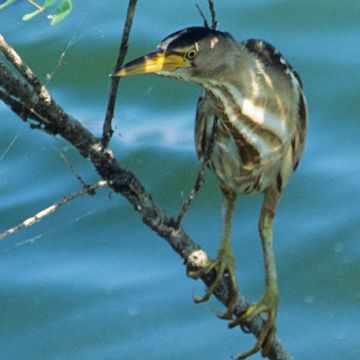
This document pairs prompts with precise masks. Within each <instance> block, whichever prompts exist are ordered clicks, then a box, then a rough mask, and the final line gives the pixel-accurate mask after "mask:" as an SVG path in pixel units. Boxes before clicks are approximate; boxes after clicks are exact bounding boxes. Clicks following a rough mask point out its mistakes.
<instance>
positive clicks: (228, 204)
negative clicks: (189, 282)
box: [189, 192, 238, 319]
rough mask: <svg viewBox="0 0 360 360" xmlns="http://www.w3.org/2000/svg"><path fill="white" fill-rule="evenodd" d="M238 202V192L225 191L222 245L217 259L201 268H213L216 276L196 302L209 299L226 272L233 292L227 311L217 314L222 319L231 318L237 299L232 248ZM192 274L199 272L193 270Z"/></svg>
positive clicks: (207, 269)
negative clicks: (233, 216)
mask: <svg viewBox="0 0 360 360" xmlns="http://www.w3.org/2000/svg"><path fill="white" fill-rule="evenodd" d="M235 204H236V193H235V192H224V220H223V231H222V237H221V242H220V246H219V249H218V253H217V257H216V260H215V261H212V262H211V263H210V264H209V265H208V266H207V267H206V268H204V269H201V270H200V272H201V273H202V274H203V273H209V272H210V271H211V270H212V269H214V270H215V271H216V277H215V280H214V281H213V283H212V284H211V285H210V286H209V287H208V288H207V291H206V293H205V295H204V296H201V297H195V302H196V303H201V302H203V301H207V300H208V299H209V298H210V296H211V295H212V294H213V292H214V290H215V289H216V287H217V286H218V285H219V283H220V281H221V279H222V277H223V275H224V274H226V273H227V274H228V275H229V280H230V288H231V294H230V299H229V302H228V304H227V307H228V309H227V311H226V312H225V313H220V314H217V315H218V316H219V317H220V318H222V319H231V318H232V313H233V311H234V307H235V304H236V299H237V292H238V291H237V282H236V276H235V260H234V255H233V252H232V250H231V220H232V215H233V212H234V208H235ZM189 275H190V276H192V275H196V276H198V275H199V274H198V273H197V272H193V273H190V274H189Z"/></svg>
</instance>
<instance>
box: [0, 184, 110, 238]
mask: <svg viewBox="0 0 360 360" xmlns="http://www.w3.org/2000/svg"><path fill="white" fill-rule="evenodd" d="M105 186H108V182H107V181H104V180H100V181H98V182H97V183H96V184H94V185H90V186H87V187H86V188H83V189H82V190H80V191H77V192H76V193H74V194H71V195H68V196H65V197H63V198H62V199H61V200H60V201H58V202H56V203H55V204H52V205H50V206H48V207H47V208H46V209H44V210H41V211H39V212H38V213H37V214H36V215H34V216H31V217H29V218H28V219H26V220H24V221H23V222H22V223H20V224H18V225H16V226H14V227H12V228H10V229H8V230H6V231H4V232H3V233H0V239H3V238H4V237H6V236H8V235H11V234H14V233H16V232H18V231H19V230H21V229H23V228H26V227H29V226H31V225H34V224H35V223H36V222H38V221H40V220H42V219H44V218H45V217H47V216H49V215H50V214H53V213H54V212H55V211H57V210H59V208H60V207H61V206H63V205H65V204H66V203H68V202H69V201H71V200H74V199H75V198H77V197H79V196H82V195H84V194H87V193H92V192H94V191H95V190H96V189H98V188H102V187H105Z"/></svg>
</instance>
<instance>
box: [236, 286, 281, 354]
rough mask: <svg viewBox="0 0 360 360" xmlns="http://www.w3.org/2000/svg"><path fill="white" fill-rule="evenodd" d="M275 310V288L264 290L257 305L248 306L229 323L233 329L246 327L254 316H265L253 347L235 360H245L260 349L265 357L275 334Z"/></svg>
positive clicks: (276, 292) (276, 301) (276, 304)
mask: <svg viewBox="0 0 360 360" xmlns="http://www.w3.org/2000/svg"><path fill="white" fill-rule="evenodd" d="M277 310H278V291H277V288H276V287H274V288H272V289H270V288H268V289H266V290H265V294H264V296H263V297H262V298H261V300H260V301H259V302H258V303H256V304H253V305H251V306H249V307H248V309H247V310H246V311H245V313H244V314H243V315H241V316H240V317H238V318H237V319H235V320H234V321H232V322H230V323H229V327H230V328H233V327H235V326H236V325H246V324H247V323H249V322H251V321H252V320H253V319H254V317H255V316H257V315H260V314H261V313H265V314H266V320H265V321H264V324H263V327H262V329H261V331H260V334H259V337H258V339H257V341H256V344H255V346H254V347H253V348H252V349H250V350H249V351H247V352H244V353H242V354H240V355H238V356H237V357H236V358H235V359H236V360H241V359H246V358H247V357H249V356H250V355H252V354H255V353H257V352H258V351H260V350H261V349H262V350H261V354H262V356H264V357H265V356H267V355H268V354H269V351H270V348H271V346H272V343H273V341H274V338H275V333H276V316H277Z"/></svg>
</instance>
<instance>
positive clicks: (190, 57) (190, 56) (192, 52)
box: [185, 49, 196, 60]
mask: <svg viewBox="0 0 360 360" xmlns="http://www.w3.org/2000/svg"><path fill="white" fill-rule="evenodd" d="M195 56H196V50H195V49H191V50H189V51H188V52H187V53H186V55H185V57H186V58H187V59H188V60H193V59H194V58H195Z"/></svg>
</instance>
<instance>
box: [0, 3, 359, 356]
mask: <svg viewBox="0 0 360 360" xmlns="http://www.w3.org/2000/svg"><path fill="white" fill-rule="evenodd" d="M195 3H196V2H195V1H183V2H180V1H178V2H174V1H160V0H158V1H140V2H139V4H138V8H137V12H136V15H135V20H134V27H133V31H132V34H131V43H130V49H129V55H128V57H129V58H131V57H134V56H138V55H141V54H143V53H144V52H145V51H150V50H152V49H153V48H154V46H156V44H157V43H158V42H159V41H160V40H161V39H162V38H163V37H165V36H166V35H167V34H169V33H171V32H173V31H175V30H178V29H181V28H183V27H186V26H191V25H201V18H200V16H199V14H198V12H197V10H196V7H195ZM199 3H200V4H201V6H202V7H203V9H204V11H205V10H206V2H205V1H199ZM216 3H217V9H218V20H219V28H220V29H223V30H227V31H229V32H231V33H232V34H233V36H234V37H235V38H237V39H239V40H241V39H246V38H263V39H265V40H267V41H269V42H271V43H273V44H274V45H275V46H277V47H278V48H279V49H280V50H281V52H282V53H283V54H284V55H285V56H286V57H287V59H288V60H289V61H290V63H291V64H292V65H293V66H294V67H295V68H296V69H297V70H298V72H299V73H300V74H301V77H302V80H303V83H304V88H305V93H306V96H307V99H308V105H309V114H310V125H309V132H308V139H307V146H306V151H305V155H304V158H303V160H302V163H301V165H300V167H299V169H298V171H297V172H296V174H295V176H294V177H293V178H292V179H291V181H290V183H289V185H288V187H287V189H286V192H285V195H284V197H283V200H282V202H281V205H280V207H279V210H278V214H277V220H276V226H275V240H276V241H275V248H276V253H277V261H278V270H279V283H280V292H281V304H280V313H279V320H278V333H279V336H280V337H281V339H282V340H283V341H284V343H285V344H286V346H287V347H288V349H289V350H290V352H291V353H292V354H293V355H294V357H295V358H296V359H318V360H320V359H326V360H335V359H337V360H338V359H344V360H358V359H359V358H360V335H359V334H360V325H359V319H358V316H359V310H360V309H359V303H360V281H359V270H360V266H359V258H360V246H359V243H360V242H359V240H360V239H359V232H360V221H359V220H360V201H359V200H360V186H359V184H360V175H359V174H360V156H359V152H360V145H359V139H360V130H359V110H360V102H359V95H360V70H359V59H360V45H359V41H358V39H359V38H360V26H359V16H360V2H359V1H351V0H345V1H335V0H329V1H320V0H319V1H311V0H303V1H290V0H289V1H270V0H269V1H268V0H267V1H264V0H263V1H255V0H253V1H250V0H248V1H235V0H233V1H230V0H227V1H216ZM126 6H127V2H126V1H110V0H107V1H103V2H99V1H84V0H82V1H74V11H73V13H72V14H71V15H70V16H69V18H68V19H67V20H65V21H64V22H63V23H61V24H60V25H58V26H57V27H52V26H50V25H49V24H48V22H47V20H46V18H45V17H41V16H39V17H37V18H35V19H33V20H32V21H30V22H27V23H24V22H22V21H21V16H22V15H23V14H24V13H25V12H26V11H27V10H28V9H29V6H28V5H27V3H26V2H25V1H19V2H18V3H17V5H14V6H12V7H10V8H8V9H7V10H4V11H2V12H0V32H1V33H2V34H3V35H4V36H5V37H6V39H7V41H8V42H9V43H11V44H12V45H13V46H14V47H15V48H16V49H17V50H18V52H19V53H20V54H21V56H23V58H24V60H25V61H26V62H27V63H28V64H29V65H30V66H31V67H32V68H33V69H34V71H36V73H38V74H39V76H40V77H41V79H43V80H44V81H45V82H47V84H48V88H49V89H50V91H51V92H52V93H53V95H54V97H55V98H56V99H57V101H58V102H59V103H60V104H62V105H63V107H64V108H65V110H66V111H67V112H69V113H70V114H72V115H73V116H75V117H76V118H78V119H79V120H80V121H81V122H82V123H83V124H84V125H86V126H87V127H88V128H89V129H90V130H91V131H93V132H94V133H95V134H97V135H99V134H100V133H101V128H102V119H103V118H104V112H105V108H106V103H107V95H108V89H109V78H108V74H109V73H110V72H111V71H112V67H113V64H114V61H115V58H116V54H117V50H118V46H119V38H120V35H121V30H122V27H123V22H124V15H125V13H126ZM198 94H199V89H198V88H197V87H196V86H194V85H190V84H185V83H181V82H176V81H174V80H169V79H164V78H160V77H156V76H155V75H147V76H139V77H131V78H126V79H123V80H122V82H121V88H120V92H119V98H118V99H119V102H118V105H117V109H116V118H115V126H116V129H115V135H114V138H113V140H112V149H113V150H114V152H115V153H116V155H117V157H118V158H119V159H121V162H122V163H123V164H124V166H126V167H127V168H129V169H130V170H131V171H133V172H134V173H135V174H136V175H137V176H138V177H139V179H140V180H141V181H142V183H143V184H144V185H145V186H146V187H147V189H148V190H149V191H150V192H151V193H152V194H153V196H154V198H155V199H156V201H157V202H158V203H159V204H160V205H161V206H162V207H163V208H164V209H165V210H166V211H167V213H168V214H175V213H176V211H178V209H179V208H180V206H181V203H182V201H183V199H184V196H185V194H186V193H187V192H188V191H189V190H190V189H191V186H192V184H193V181H194V179H195V177H196V174H197V169H198V167H199V164H198V163H197V160H196V157H195V152H194V149H193V118H194V107H195V104H196V100H197V96H198ZM0 126H1V131H0V231H4V230H5V229H7V228H9V227H11V226H14V225H16V224H17V223H19V222H20V221H22V220H23V219H26V218H27V217H29V216H31V215H34V214H35V213H36V212H38V211H40V210H42V209H44V208H45V207H47V206H48V205H50V204H51V203H53V202H55V201H58V200H59V199H60V198H61V197H62V196H64V195H67V194H70V193H72V192H75V191H77V190H79V188H80V184H79V182H78V181H77V180H76V178H75V177H74V175H73V174H72V173H71V171H70V170H69V168H68V166H67V165H66V164H65V162H64V161H63V160H62V158H61V156H60V153H63V154H65V155H66V157H67V158H69V159H70V160H71V162H72V164H73V166H74V167H75V168H76V171H77V172H78V173H79V174H81V176H82V177H83V178H84V179H85V180H86V181H87V182H89V183H93V182H95V181H97V180H98V177H97V175H96V173H95V172H94V170H93V168H92V166H91V165H90V164H89V163H88V162H87V161H85V160H84V159H82V158H81V157H80V156H79V155H78V154H77V153H76V151H74V150H73V149H72V148H71V147H70V146H69V145H68V144H67V143H66V142H64V141H63V140H61V139H60V138H51V137H49V136H48V135H46V134H43V133H40V132H38V131H35V130H31V129H29V127H28V126H27V125H26V124H24V123H22V122H21V121H19V120H18V119H17V118H16V117H15V116H14V115H12V114H11V113H10V112H9V111H8V110H7V108H5V107H4V105H3V104H0ZM109 195H110V196H109ZM260 201H261V199H260V197H241V198H240V200H239V203H238V207H237V212H236V215H235V222H234V229H233V232H234V235H233V238H234V251H235V253H236V260H237V272H238V278H239V282H240V286H241V290H242V292H243V293H244V294H245V295H246V296H247V298H248V299H249V300H250V301H255V300H256V299H257V298H258V297H259V296H260V295H261V293H262V290H263V265H262V257H261V249H260V242H259V240H258V238H257V218H258V211H259V206H260ZM220 206H221V196H220V194H219V190H218V187H217V185H216V182H215V180H214V178H213V176H212V174H208V176H207V181H206V184H205V186H204V188H203V189H202V191H201V193H200V195H199V197H198V198H197V200H196V202H195V203H194V205H193V206H192V208H191V209H190V211H189V212H188V214H187V215H186V218H185V220H184V226H185V228H186V230H187V231H188V232H189V234H190V235H191V236H192V237H193V238H194V239H195V240H196V241H198V242H199V243H200V244H202V245H203V246H204V248H205V249H206V250H207V251H209V253H210V254H212V255H214V254H215V252H216V248H217V244H218V239H219V234H220V227H221V222H220V221H221V219H220ZM194 289H195V290H196V291H197V292H198V293H201V292H202V291H203V287H202V285H201V284H200V283H196V282H194V281H192V280H190V279H188V278H186V276H185V272H184V267H183V265H182V262H181V260H180V259H179V257H178V256H177V255H176V254H174V253H173V251H172V250H171V249H170V248H169V246H168V245H167V243H166V242H165V241H164V240H163V239H161V238H159V237H157V236H156V235H155V234H154V233H152V232H151V231H150V230H149V229H148V228H147V227H146V226H145V225H143V224H142V222H141V220H140V218H139V216H138V215H137V214H136V213H135V212H134V211H133V209H132V207H131V206H129V204H128V203H127V202H126V201H125V200H124V199H122V198H120V197H119V196H116V195H114V194H109V192H108V191H107V190H100V191H99V192H98V194H97V196H95V197H88V196H87V197H82V198H78V199H76V200H75V201H73V202H72V203H70V204H68V205H66V206H65V207H63V208H62V209H60V210H59V211H58V212H57V213H56V214H55V215H53V216H50V217H49V218H47V219H45V220H44V221H42V222H41V223H39V224H36V225H34V226H32V227H31V228H28V229H25V230H23V231H21V232H19V233H17V234H15V235H12V236H9V237H7V238H5V239H3V240H0V309H1V310H0V314H1V315H0V353H1V355H0V358H1V359H9V360H13V359H19V360H20V359H21V360H22V359H57V360H58V359H129V360H131V359H133V360H135V359H137V360H139V359H147V360H148V359H199V360H200V359H229V358H230V355H236V354H237V353H238V352H240V351H242V350H245V349H247V348H248V347H249V346H251V344H252V343H253V341H254V340H253V338H251V336H246V335H244V334H242V333H240V332H239V331H237V330H233V331H230V330H228V329H227V327H226V323H225V322H222V321H220V320H218V319H217V318H216V317H215V316H214V315H213V314H212V312H211V309H213V308H217V309H220V305H219V304H218V303H217V302H216V301H213V300H211V301H210V302H209V303H208V304H203V305H194V304H193V301H192V293H193V291H194ZM253 358H254V359H260V358H261V357H260V355H255V356H254V357H253Z"/></svg>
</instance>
